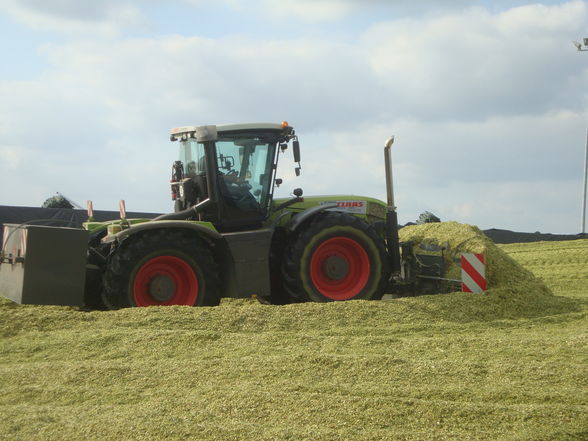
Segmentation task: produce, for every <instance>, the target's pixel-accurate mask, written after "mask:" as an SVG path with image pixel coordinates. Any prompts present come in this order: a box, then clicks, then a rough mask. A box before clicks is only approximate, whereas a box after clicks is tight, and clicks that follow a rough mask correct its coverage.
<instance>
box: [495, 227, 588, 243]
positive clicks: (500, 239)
mask: <svg viewBox="0 0 588 441" xmlns="http://www.w3.org/2000/svg"><path fill="white" fill-rule="evenodd" d="M484 234H485V235H486V236H488V237H489V238H490V239H492V240H493V241H494V243H524V242H542V241H552V240H575V239H588V236H587V235H585V234H581V233H580V234H551V233H539V232H536V233H518V232H516V231H509V230H498V229H496V228H492V229H490V230H484Z"/></svg>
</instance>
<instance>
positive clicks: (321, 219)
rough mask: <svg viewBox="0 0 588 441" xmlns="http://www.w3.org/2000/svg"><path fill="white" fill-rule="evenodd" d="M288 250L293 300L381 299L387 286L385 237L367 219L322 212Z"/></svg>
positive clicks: (287, 284) (285, 269)
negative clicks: (365, 220) (380, 235)
mask: <svg viewBox="0 0 588 441" xmlns="http://www.w3.org/2000/svg"><path fill="white" fill-rule="evenodd" d="M301 228H303V230H302V231H301V232H300V233H299V234H297V235H296V236H295V237H294V238H293V239H292V240H291V242H290V244H289V245H288V246H287V248H286V252H285V255H284V260H283V263H282V276H283V278H284V288H285V290H286V292H287V293H288V296H289V298H290V301H291V302H306V301H309V300H311V301H315V302H329V301H335V300H354V299H365V300H378V299H381V298H382V295H383V294H384V290H385V289H386V286H387V281H388V276H389V265H388V260H387V258H386V251H385V247H384V241H383V240H382V238H381V237H379V236H378V234H377V233H376V231H375V230H374V228H373V227H372V226H370V225H369V224H368V223H366V222H364V221H363V220H362V219H360V218H358V217H355V216H352V215H350V214H346V213H337V212H328V213H321V214H319V215H317V216H316V217H315V218H314V219H312V220H311V221H310V223H309V224H308V225H306V226H303V227H301Z"/></svg>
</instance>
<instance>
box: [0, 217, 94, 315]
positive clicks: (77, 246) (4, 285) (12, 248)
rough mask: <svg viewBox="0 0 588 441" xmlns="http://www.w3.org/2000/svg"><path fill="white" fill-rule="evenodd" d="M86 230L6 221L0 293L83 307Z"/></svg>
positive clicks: (30, 301)
mask: <svg viewBox="0 0 588 441" xmlns="http://www.w3.org/2000/svg"><path fill="white" fill-rule="evenodd" d="M88 234H89V233H88V231H86V230H82V229H76V228H63V227H48V226H40V225H14V224H5V225H4V231H3V240H2V252H1V254H0V293H1V294H2V295H3V296H5V297H7V298H9V299H10V300H12V301H14V302H16V303H21V304H30V305H64V306H84V296H83V293H84V284H85V278H86V255H87V249H88Z"/></svg>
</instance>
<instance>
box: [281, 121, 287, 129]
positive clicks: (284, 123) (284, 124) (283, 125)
mask: <svg viewBox="0 0 588 441" xmlns="http://www.w3.org/2000/svg"><path fill="white" fill-rule="evenodd" d="M282 127H283V128H284V129H285V128H286V127H288V121H282Z"/></svg>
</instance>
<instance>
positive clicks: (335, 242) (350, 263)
mask: <svg viewBox="0 0 588 441" xmlns="http://www.w3.org/2000/svg"><path fill="white" fill-rule="evenodd" d="M369 274H370V259H369V257H368V254H367V253H366V251H365V249H364V248H363V246H361V244H360V243H358V242H357V241H355V240H353V239H351V238H348V237H342V236H337V237H333V238H331V239H328V240H326V241H324V242H323V243H322V244H320V245H319V247H318V248H317V249H316V250H315V251H314V253H313V255H312V258H311V260H310V278H311V280H312V283H313V284H314V286H315V287H316V289H317V290H318V291H319V292H320V293H321V294H322V295H323V296H325V297H327V298H329V299H332V300H349V299H351V298H353V297H355V296H356V295H358V294H359V293H360V292H361V291H362V290H363V289H364V287H365V286H366V284H367V282H368V279H369Z"/></svg>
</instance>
